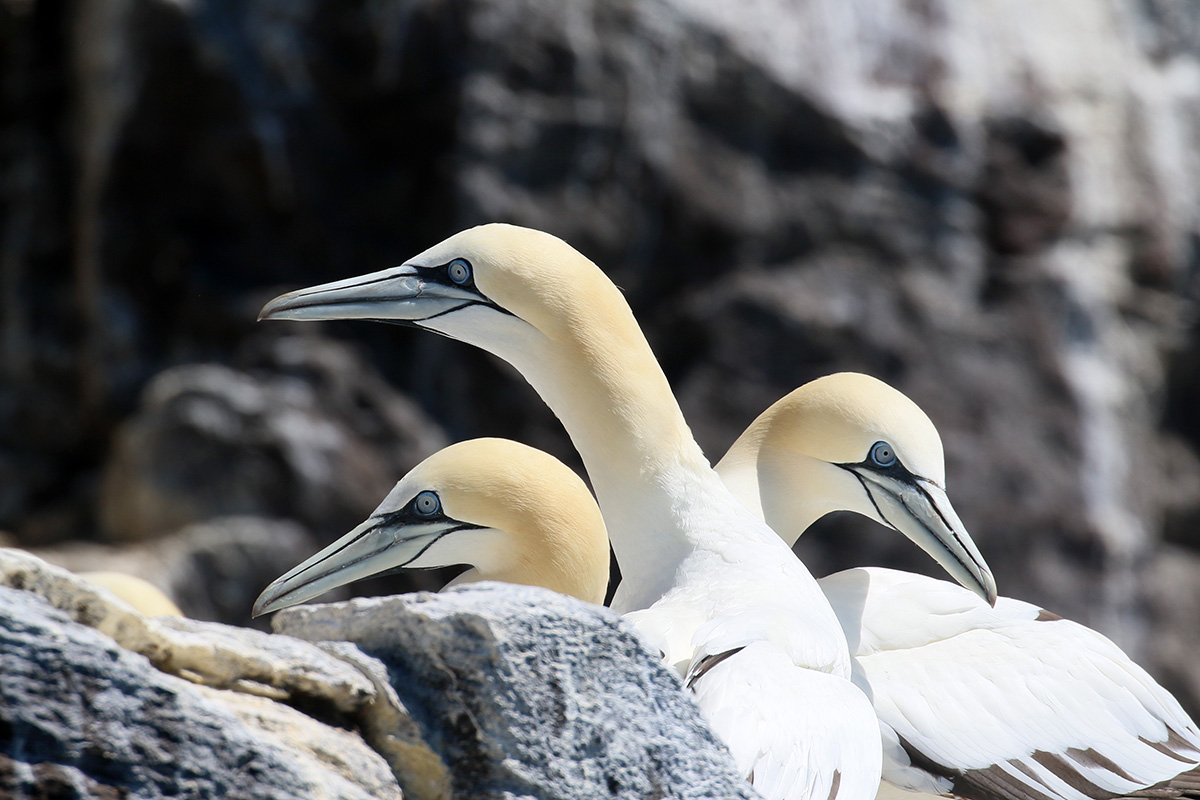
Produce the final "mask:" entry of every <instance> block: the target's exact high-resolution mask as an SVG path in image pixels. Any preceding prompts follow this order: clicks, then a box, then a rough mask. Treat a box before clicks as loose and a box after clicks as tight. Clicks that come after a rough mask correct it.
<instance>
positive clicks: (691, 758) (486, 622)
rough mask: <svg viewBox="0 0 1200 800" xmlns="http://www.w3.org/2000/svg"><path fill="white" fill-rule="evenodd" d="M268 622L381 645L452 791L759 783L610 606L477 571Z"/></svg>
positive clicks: (529, 792) (314, 637) (608, 792)
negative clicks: (490, 578)
mask: <svg viewBox="0 0 1200 800" xmlns="http://www.w3.org/2000/svg"><path fill="white" fill-rule="evenodd" d="M274 625H275V628H276V630H277V631H279V632H281V633H286V634H288V635H289V636H297V637H300V638H303V639H307V640H310V641H331V640H344V642H349V643H350V644H352V645H353V646H354V647H356V648H357V649H358V650H360V651H361V652H362V654H363V655H364V656H365V657H367V658H370V659H375V660H376V661H377V662H378V664H379V665H380V666H379V668H381V669H383V670H385V672H384V673H381V674H380V675H379V677H383V675H384V674H385V675H386V679H387V683H388V684H389V685H390V686H391V689H392V690H393V691H394V692H395V696H396V701H398V702H399V703H400V704H402V706H403V708H404V709H405V711H406V716H408V717H410V718H411V720H412V721H413V722H414V723H415V725H416V729H417V731H419V735H420V739H421V740H423V741H424V742H425V743H426V745H427V747H428V748H429V749H430V750H431V751H432V752H433V753H435V754H436V756H437V758H438V759H439V760H440V762H441V764H442V765H444V769H445V773H446V774H448V775H449V780H450V787H449V788H450V794H452V795H453V796H455V797H482V798H492V797H495V798H499V797H511V796H521V797H538V798H595V797H620V798H645V797H691V798H701V797H704V798H708V797H714V798H715V797H722V798H724V797H746V798H749V797H751V796H753V795H752V793H751V791H750V789H749V787H748V785H747V784H746V783H745V781H743V780H742V779H741V777H740V776H739V775H738V773H737V770H736V767H735V766H734V764H733V762H732V759H731V757H730V756H729V754H728V751H726V750H725V748H724V747H723V746H722V745H721V744H719V743H718V742H717V740H716V738H715V737H714V735H713V734H712V733H711V731H709V730H708V727H707V726H706V725H705V724H704V723H703V721H702V720H701V718H700V713H699V711H698V709H697V708H696V707H695V705H693V704H692V703H691V701H690V700H689V699H688V697H687V696H686V694H685V693H684V692H683V691H682V690H681V687H680V685H679V681H678V678H677V677H676V676H675V675H673V674H672V673H671V672H670V671H669V670H668V669H667V668H666V667H664V666H663V665H662V664H661V663H660V661H659V659H658V658H657V657H656V655H655V654H653V653H650V652H648V651H647V650H646V649H645V648H644V647H643V646H642V645H641V643H640V642H639V640H638V639H637V637H636V635H635V634H634V633H633V632H632V631H631V630H630V629H629V628H628V627H626V626H625V624H624V623H622V622H621V621H620V619H619V618H618V617H617V616H616V615H615V614H613V613H612V612H611V611H608V610H607V609H603V608H600V607H597V606H590V605H588V604H586V603H582V602H580V601H577V600H573V599H570V598H567V597H564V596H562V595H558V594H555V593H553V592H549V591H547V590H544V589H536V588H529V587H522V586H511V585H506V584H474V585H470V586H464V587H460V588H456V589H454V590H452V591H449V592H445V593H441V594H436V595H431V594H419V595H406V596H399V597H387V598H375V599H360V600H352V601H350V602H347V603H337V604H332V605H321V606H300V607H296V608H291V609H286V610H284V611H282V612H279V613H278V614H277V615H276V616H275V623H274ZM337 647H339V648H342V649H341V650H336V649H335V650H333V651H332V652H343V653H345V650H344V648H345V647H347V645H345V644H342V645H338V646H337ZM396 701H393V702H396ZM376 746H377V747H379V746H378V745H376ZM401 784H402V785H404V786H405V788H406V791H409V792H412V788H411V787H410V786H409V785H408V784H405V783H404V781H403V779H402V780H401ZM414 796H416V795H415V794H414ZM422 796H441V795H437V794H434V795H422Z"/></svg>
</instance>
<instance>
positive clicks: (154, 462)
mask: <svg viewBox="0 0 1200 800" xmlns="http://www.w3.org/2000/svg"><path fill="white" fill-rule="evenodd" d="M276 349H277V350H278V351H281V353H280V355H279V356H278V358H279V360H280V361H282V362H283V363H284V364H285V365H286V368H287V374H285V375H279V374H265V373H264V372H263V371H258V372H255V373H248V372H242V371H237V370H234V369H231V368H229V367H226V366H221V365H215V364H214V365H203V366H191V367H179V368H176V369H173V370H168V371H166V372H164V373H162V374H161V375H159V376H158V377H157V378H155V380H154V382H153V383H151V385H150V386H149V387H148V388H147V390H146V393H145V396H144V398H143V403H142V409H141V411H140V412H139V413H138V414H136V415H135V416H134V417H132V418H131V419H130V420H129V421H128V422H126V423H125V424H124V426H123V427H122V429H121V431H120V432H119V433H118V435H117V438H116V443H115V446H114V450H113V454H112V457H111V459H110V461H109V463H108V465H107V467H106V470H105V476H104V482H103V486H102V489H101V495H100V513H101V521H102V523H103V526H104V529H105V531H106V532H107V534H108V536H109V538H111V539H114V540H123V541H136V540H143V539H148V538H153V537H157V536H161V535H164V534H166V533H169V532H171V531H174V530H177V529H178V528H180V527H182V526H184V525H186V524H189V523H193V522H198V521H204V520H208V519H211V518H213V517H219V516H228V515H257V516H267V517H284V518H291V519H295V520H298V521H299V522H301V523H303V524H304V525H305V526H306V527H308V528H309V529H310V530H313V531H315V532H317V533H318V535H322V536H325V537H329V538H332V537H333V536H334V535H340V534H341V533H344V532H345V531H346V530H349V529H350V528H351V527H353V526H354V525H356V524H358V522H361V521H362V519H363V518H364V517H365V516H366V515H367V514H369V513H370V511H371V510H372V509H373V508H374V507H375V506H376V505H377V504H378V503H379V501H380V500H381V499H382V498H383V497H384V495H386V494H387V492H388V490H389V489H390V488H391V487H392V484H393V483H395V481H396V480H398V479H399V478H400V477H401V476H402V475H403V474H404V472H406V471H407V470H408V469H409V468H411V467H412V466H413V465H414V464H415V463H416V461H417V460H419V458H423V457H424V456H425V455H428V454H429V453H430V452H433V451H434V450H436V449H437V448H438V447H440V446H442V444H444V441H445V440H444V437H443V436H442V434H441V432H440V430H439V429H438V427H437V426H436V425H435V424H434V423H432V422H431V421H429V420H428V419H427V418H426V417H425V416H424V415H423V414H422V413H421V412H419V411H418V410H417V409H416V408H415V407H414V406H413V405H412V404H411V403H410V402H409V401H407V400H406V399H405V398H403V397H402V396H401V395H399V394H397V393H396V392H394V391H392V390H391V389H389V388H388V387H387V386H386V385H385V384H384V383H383V382H382V380H381V379H379V377H378V376H376V375H374V373H372V372H371V370H370V369H369V368H367V367H366V366H365V365H364V364H363V363H362V362H361V360H359V359H357V358H355V357H354V356H353V354H352V351H351V350H350V349H348V348H346V347H343V346H340V345H335V344H333V343H330V342H324V343H321V342H318V343H309V344H308V345H301V340H299V339H295V340H287V341H285V342H278V343H277V347H276ZM314 354H315V355H314Z"/></svg>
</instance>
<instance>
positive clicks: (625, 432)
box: [513, 326, 724, 605]
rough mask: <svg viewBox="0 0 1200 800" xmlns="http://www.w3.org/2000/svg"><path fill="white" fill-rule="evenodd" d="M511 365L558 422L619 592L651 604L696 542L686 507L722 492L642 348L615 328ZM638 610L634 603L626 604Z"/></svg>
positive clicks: (554, 345) (646, 350)
mask: <svg viewBox="0 0 1200 800" xmlns="http://www.w3.org/2000/svg"><path fill="white" fill-rule="evenodd" d="M530 355H531V356H532V357H530V358H528V359H525V361H526V363H524V364H522V363H519V362H518V361H517V360H513V363H514V366H517V367H518V369H520V371H521V372H522V374H523V375H524V376H525V377H526V379H527V380H528V381H529V382H530V384H531V385H532V386H533V387H534V388H535V389H536V390H537V392H538V394H540V395H541V396H542V398H543V400H545V401H546V404H547V405H548V406H550V408H551V409H552V410H553V411H554V413H555V414H556V415H557V416H558V418H559V420H561V421H562V423H563V426H564V427H565V428H566V430H567V433H568V434H569V435H570V437H571V441H572V442H573V443H574V445H575V448H576V449H577V450H578V451H579V454H580V456H581V458H582V459H583V462H584V466H585V467H586V469H587V473H588V476H589V478H590V479H591V483H592V488H593V490H594V491H595V493H596V499H597V502H598V503H599V505H600V509H601V512H602V513H603V515H604V521H605V525H606V526H607V527H608V534H609V539H610V540H611V542H612V547H613V551H614V552H615V553H616V556H617V562H618V564H620V567H621V573H622V576H623V585H624V586H625V589H624V590H623V591H629V590H631V589H637V590H638V591H640V592H644V593H645V594H646V597H647V600H646V601H647V602H653V600H654V599H657V596H660V595H661V593H662V592H664V591H666V589H667V588H669V586H670V585H671V583H672V582H673V580H674V575H673V570H672V569H671V568H670V566H669V565H674V564H677V563H679V562H680V561H681V560H682V559H683V558H684V557H685V556H686V555H687V554H688V553H689V552H691V551H692V550H693V549H694V547H695V546H696V545H697V544H700V543H701V542H699V541H698V540H697V535H698V532H697V531H696V530H694V529H693V528H692V527H691V526H689V525H688V519H689V517H691V516H692V512H693V511H694V507H695V506H696V504H698V503H708V502H709V500H710V498H711V497H712V496H713V494H714V492H715V493H716V494H718V495H720V494H724V489H723V487H722V486H721V484H720V481H719V479H718V478H717V477H716V475H715V474H714V473H713V472H712V469H711V467H710V466H709V463H708V460H707V459H705V457H704V454H703V453H702V452H701V450H700V447H699V445H697V444H696V442H695V440H694V439H693V438H692V433H691V430H690V429H689V428H688V426H687V423H686V422H685V421H684V418H683V413H682V412H681V411H680V409H679V405H678V403H677V402H676V401H675V397H674V395H673V394H672V392H671V389H670V386H669V384H668V382H667V379H666V376H665V375H663V372H662V370H661V368H660V367H659V366H658V362H657V361H656V360H655V358H654V355H653V353H651V351H650V347H649V345H648V344H647V343H646V341H645V339H644V338H643V337H642V336H641V332H640V331H638V332H637V336H636V338H635V337H632V336H630V335H628V332H622V331H621V330H620V329H619V328H617V327H615V326H609V327H603V328H599V329H597V330H596V335H595V336H590V335H589V336H587V337H584V336H580V337H578V338H577V339H575V340H574V341H571V340H566V341H559V342H548V346H547V347H546V348H545V350H543V352H541V353H539V354H530ZM626 602H629V603H632V604H634V605H640V604H641V601H639V600H636V599H633V598H629V597H627V598H626Z"/></svg>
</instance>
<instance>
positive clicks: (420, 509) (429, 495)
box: [413, 491, 442, 517]
mask: <svg viewBox="0 0 1200 800" xmlns="http://www.w3.org/2000/svg"><path fill="white" fill-rule="evenodd" d="M441 510H442V501H441V500H439V499H438V496H437V495H436V494H435V493H433V492H430V491H424V492H421V493H420V494H418V495H417V496H416V497H414V498H413V511H415V512H416V514H417V516H418V517H432V516H433V515H434V514H436V513H438V512H439V511H441Z"/></svg>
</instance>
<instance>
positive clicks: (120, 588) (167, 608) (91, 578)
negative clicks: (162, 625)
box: [77, 571, 183, 617]
mask: <svg viewBox="0 0 1200 800" xmlns="http://www.w3.org/2000/svg"><path fill="white" fill-rule="evenodd" d="M77 574H78V575H79V577H80V578H82V579H83V580H85V581H87V582H88V583H90V584H92V585H93V586H99V587H101V588H103V589H107V590H108V591H110V592H112V593H113V594H115V595H116V596H117V597H119V598H120V599H122V600H124V601H125V602H126V603H128V604H129V605H131V606H133V608H134V610H135V611H137V612H138V613H139V614H141V615H142V616H143V617H182V616H183V612H182V611H180V610H179V606H177V605H175V603H174V602H173V601H172V600H171V598H169V597H167V595H166V594H165V593H164V592H163V591H162V589H159V588H158V587H157V586H155V585H154V584H152V583H150V581H148V580H145V579H144V578H139V577H137V576H136V575H128V574H126V573H124V572H107V571H97V572H80V573H77Z"/></svg>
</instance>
